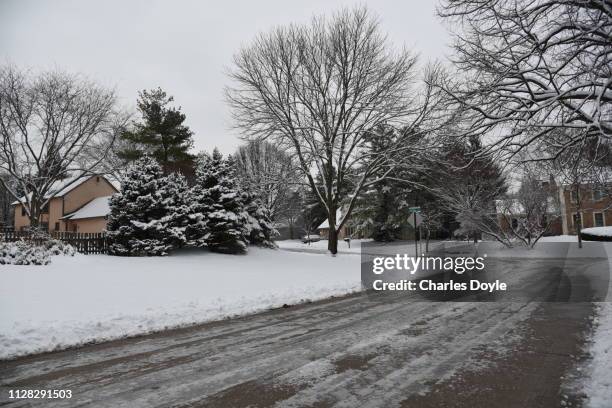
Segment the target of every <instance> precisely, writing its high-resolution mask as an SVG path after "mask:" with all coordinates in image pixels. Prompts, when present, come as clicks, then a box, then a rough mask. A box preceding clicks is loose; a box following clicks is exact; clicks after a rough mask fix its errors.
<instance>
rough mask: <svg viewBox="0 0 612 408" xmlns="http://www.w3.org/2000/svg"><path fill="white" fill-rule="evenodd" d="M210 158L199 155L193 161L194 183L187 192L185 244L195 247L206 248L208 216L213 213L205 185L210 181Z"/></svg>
mask: <svg viewBox="0 0 612 408" xmlns="http://www.w3.org/2000/svg"><path fill="white" fill-rule="evenodd" d="M211 161H212V157H210V155H209V154H208V153H201V154H199V155H198V157H197V158H196V161H195V183H194V185H193V186H192V187H191V189H190V191H189V197H190V203H189V213H188V224H187V227H186V228H185V238H186V239H187V244H188V245H192V246H196V247H200V248H203V247H206V241H207V238H208V214H209V213H211V212H212V211H213V205H212V202H211V199H210V196H209V194H208V188H207V187H206V186H205V183H206V182H207V180H208V181H210V180H209V179H210V178H211V171H212V164H211Z"/></svg>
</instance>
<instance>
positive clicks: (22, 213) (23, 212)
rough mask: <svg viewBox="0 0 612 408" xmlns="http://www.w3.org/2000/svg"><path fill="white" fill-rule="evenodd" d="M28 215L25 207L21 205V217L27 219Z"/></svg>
mask: <svg viewBox="0 0 612 408" xmlns="http://www.w3.org/2000/svg"><path fill="white" fill-rule="evenodd" d="M26 215H27V213H26V209H25V205H23V204H22V205H21V216H22V217H25V216H26Z"/></svg>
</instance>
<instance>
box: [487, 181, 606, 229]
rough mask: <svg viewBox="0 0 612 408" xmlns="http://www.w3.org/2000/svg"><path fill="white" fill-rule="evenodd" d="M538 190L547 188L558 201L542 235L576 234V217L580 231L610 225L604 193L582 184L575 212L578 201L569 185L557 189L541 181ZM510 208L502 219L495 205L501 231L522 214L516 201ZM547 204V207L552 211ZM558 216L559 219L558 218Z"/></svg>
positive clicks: (574, 191) (499, 210)
mask: <svg viewBox="0 0 612 408" xmlns="http://www.w3.org/2000/svg"><path fill="white" fill-rule="evenodd" d="M542 188H543V189H548V190H549V191H550V193H551V195H552V194H554V195H555V196H557V197H558V199H559V209H558V211H555V213H556V214H557V215H554V214H553V213H551V214H550V215H548V216H550V217H556V218H555V219H554V220H553V221H552V222H551V225H550V227H549V229H548V231H547V233H546V234H545V235H576V231H577V228H576V226H577V221H578V217H579V216H580V217H581V218H580V219H581V225H582V228H590V227H604V226H610V225H612V198H610V196H609V195H608V194H607V192H606V191H604V190H602V189H598V188H593V187H591V186H590V185H587V184H584V185H581V186H580V196H579V197H580V211H578V200H577V198H576V189H575V188H574V187H570V186H562V187H558V186H557V185H555V184H554V183H552V182H547V181H545V182H542ZM513 201H515V203H514V204H513V205H512V206H511V207H512V211H511V213H512V214H511V215H512V216H511V217H509V216H508V215H509V214H506V217H504V216H502V215H503V214H502V211H503V210H501V209H500V206H499V204H498V203H496V204H497V205H496V206H497V217H498V220H499V222H500V225H501V227H502V229H505V230H509V229H510V228H509V225H508V222H513V223H514V222H518V220H517V219H514V218H512V217H516V218H520V217H521V216H522V215H523V211H522V209H521V205H520V203H519V202H518V201H517V200H513ZM553 206H554V205H553V204H552V203H551V208H553ZM559 215H560V216H559Z"/></svg>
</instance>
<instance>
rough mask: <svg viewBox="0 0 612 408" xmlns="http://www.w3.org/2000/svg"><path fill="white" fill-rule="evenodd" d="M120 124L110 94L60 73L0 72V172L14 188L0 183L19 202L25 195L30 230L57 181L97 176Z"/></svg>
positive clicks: (11, 69) (10, 69)
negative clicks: (93, 173) (92, 174)
mask: <svg viewBox="0 0 612 408" xmlns="http://www.w3.org/2000/svg"><path fill="white" fill-rule="evenodd" d="M121 124H122V123H121V115H118V114H117V112H116V111H115V95H114V93H113V92H112V91H109V90H106V89H104V88H102V87H99V86H97V85H95V84H93V83H91V82H89V81H86V80H84V79H82V78H80V77H79V76H75V75H70V74H67V73H64V72H58V71H54V72H46V73H42V74H40V75H35V76H34V75H31V74H30V73H26V72H22V71H19V70H18V69H17V68H16V67H14V66H12V65H8V66H3V67H0V136H1V138H2V140H1V141H0V171H2V172H5V173H6V174H8V176H9V177H10V178H11V179H12V180H14V182H15V185H13V184H11V183H6V182H5V181H4V180H5V179H4V178H0V183H2V185H3V186H4V188H6V189H7V190H8V192H9V193H10V194H11V195H12V196H13V197H14V198H15V199H17V200H22V194H23V204H24V208H25V210H26V212H27V214H28V216H29V219H30V223H31V224H30V225H31V226H32V227H36V226H38V223H39V220H40V214H41V210H42V209H43V208H44V207H45V205H47V203H48V201H49V200H50V197H52V196H53V195H54V194H55V193H56V192H57V190H58V189H59V188H60V184H61V183H58V181H61V180H64V179H67V178H70V177H72V178H71V179H69V180H71V181H70V182H69V183H76V182H77V181H78V180H79V179H80V178H82V177H85V176H86V175H87V174H91V173H92V172H94V171H95V170H96V168H97V167H98V166H99V165H100V163H101V162H102V161H103V160H104V157H105V156H106V153H107V152H108V150H109V149H110V148H111V146H112V144H113V141H114V135H115V131H116V129H117V126H120V125H121ZM94 146H96V151H95V154H94V151H93V149H92V148H93V147H94ZM64 186H66V185H64Z"/></svg>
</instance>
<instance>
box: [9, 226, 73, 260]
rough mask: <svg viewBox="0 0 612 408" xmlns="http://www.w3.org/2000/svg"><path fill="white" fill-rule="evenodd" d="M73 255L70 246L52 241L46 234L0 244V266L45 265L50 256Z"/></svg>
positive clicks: (39, 233) (42, 233)
mask: <svg viewBox="0 0 612 408" xmlns="http://www.w3.org/2000/svg"><path fill="white" fill-rule="evenodd" d="M75 253H76V250H75V249H74V247H73V246H72V245H70V244H67V243H65V242H62V241H59V240H57V239H53V238H51V236H50V235H49V234H48V233H46V232H38V233H36V234H32V236H31V237H30V239H29V240H21V241H16V242H0V265H47V264H49V263H51V257H52V256H56V255H67V256H74V254H75Z"/></svg>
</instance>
